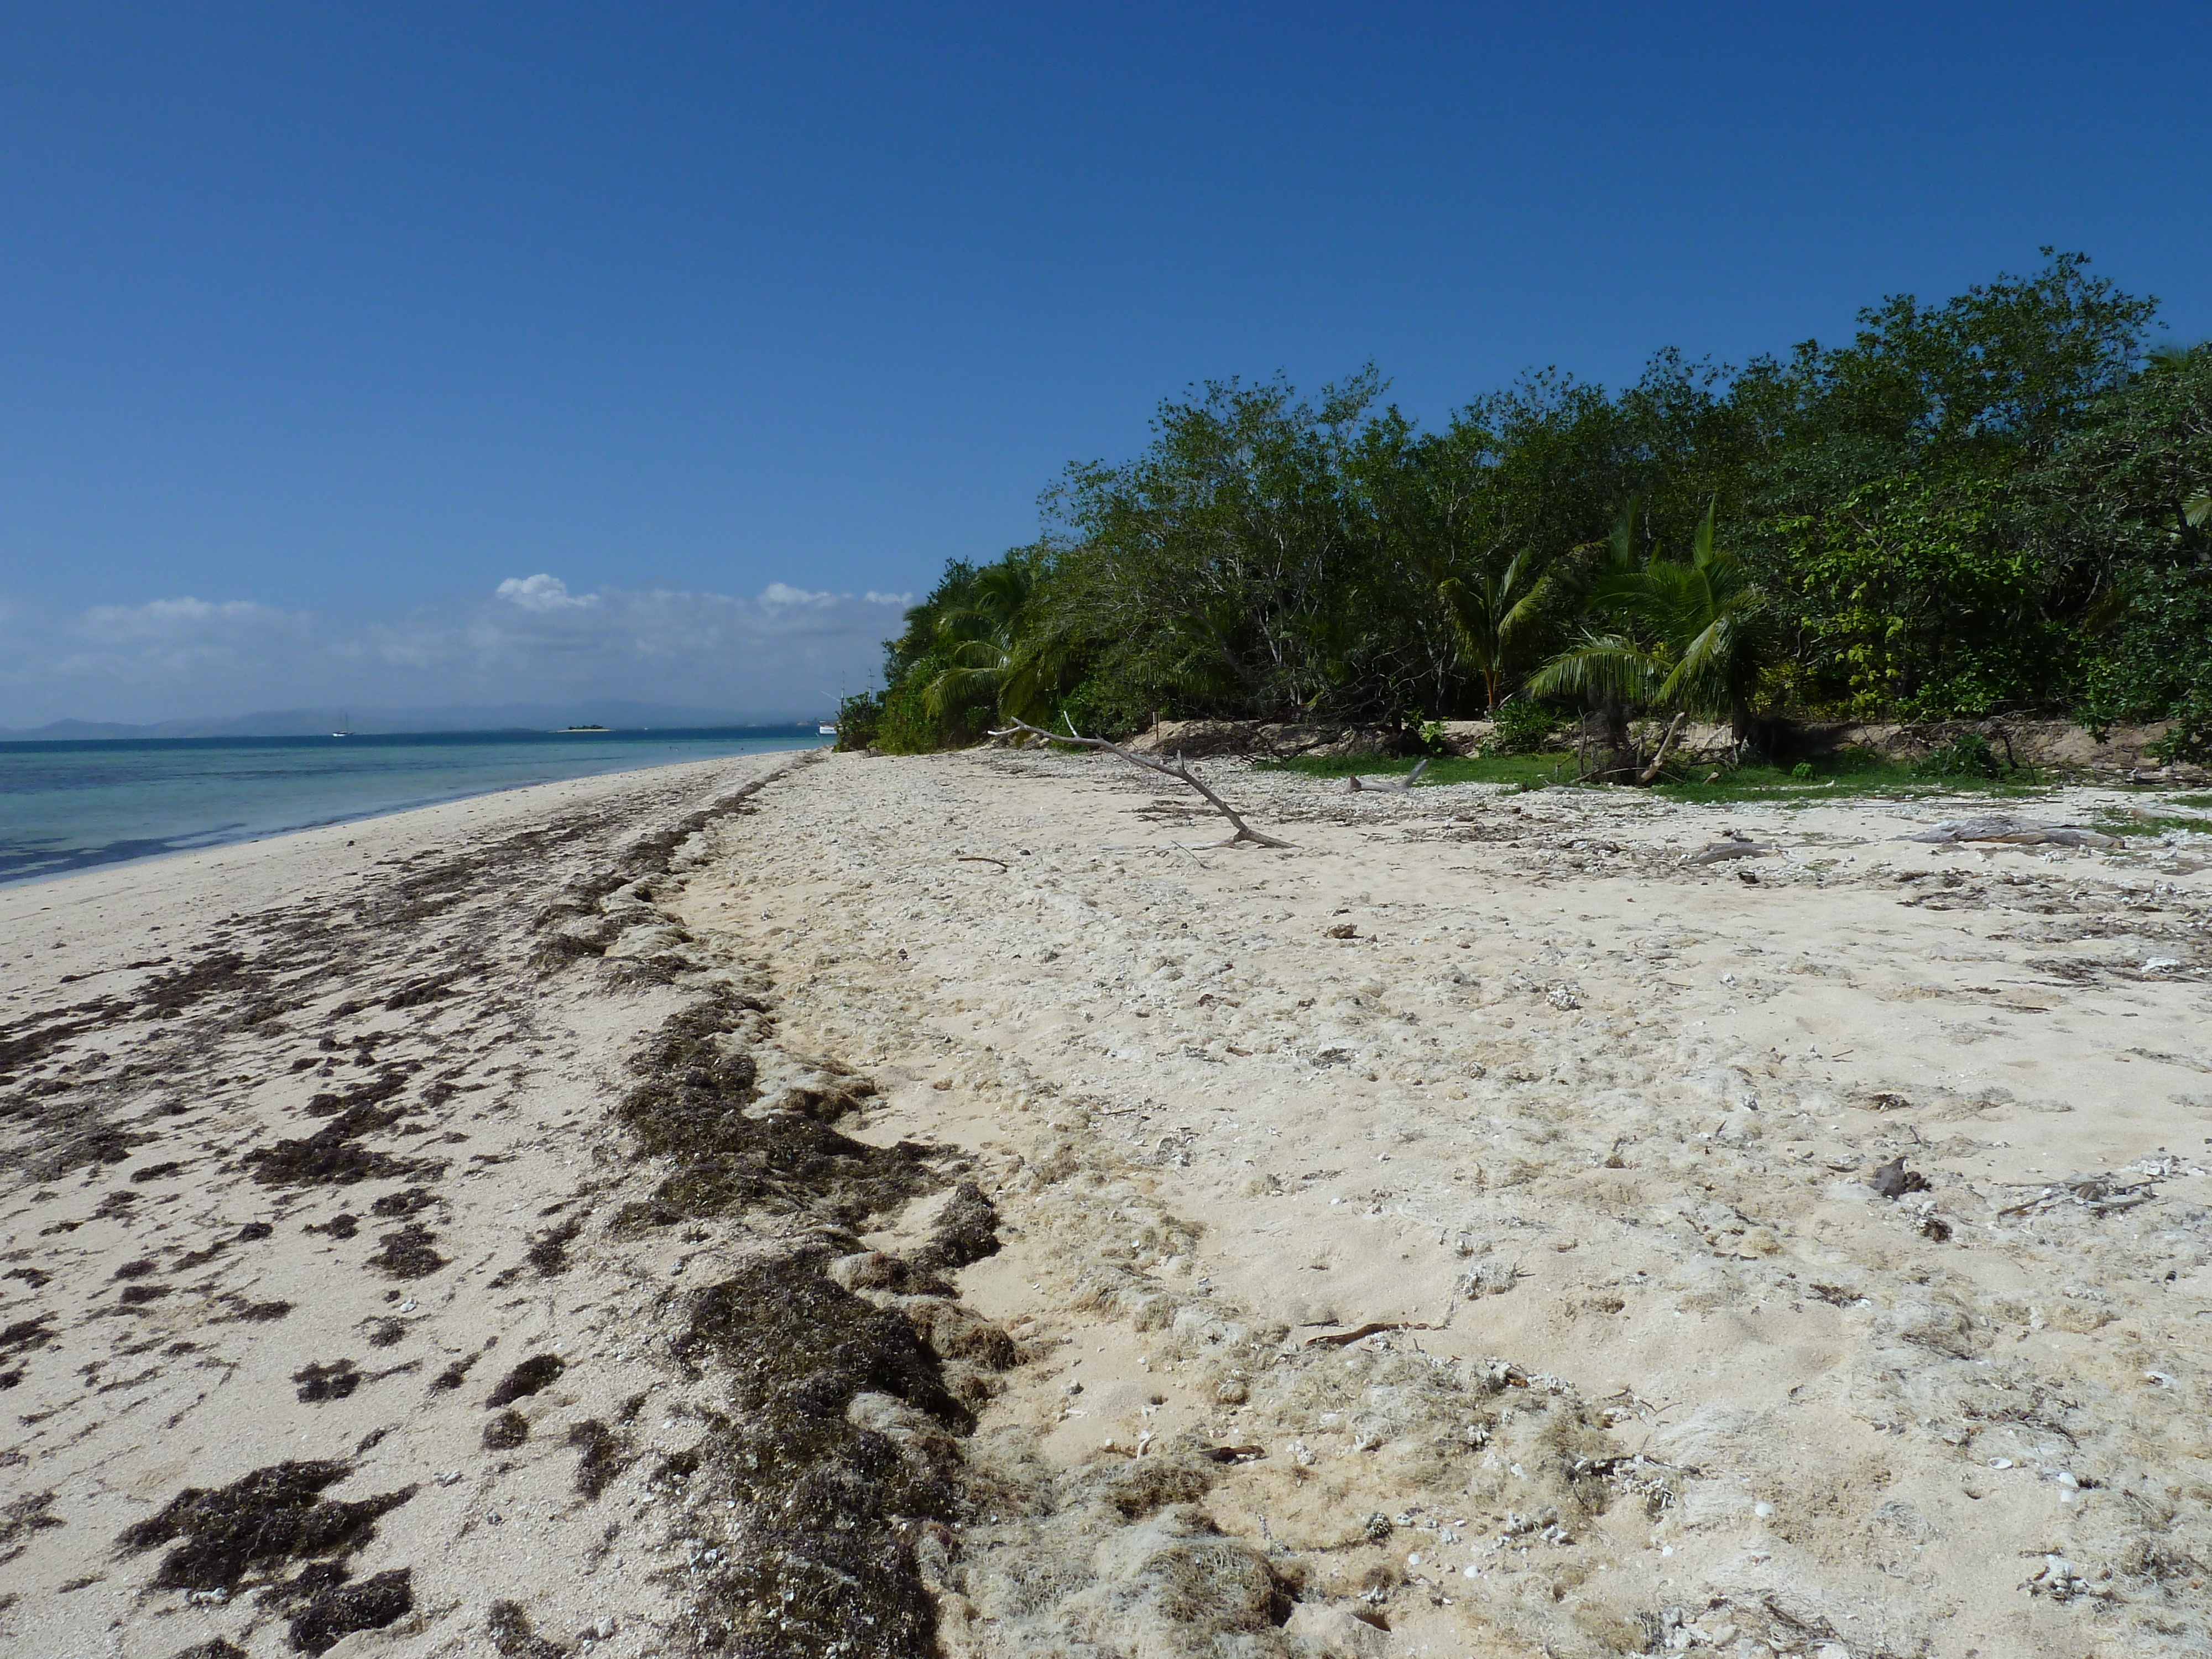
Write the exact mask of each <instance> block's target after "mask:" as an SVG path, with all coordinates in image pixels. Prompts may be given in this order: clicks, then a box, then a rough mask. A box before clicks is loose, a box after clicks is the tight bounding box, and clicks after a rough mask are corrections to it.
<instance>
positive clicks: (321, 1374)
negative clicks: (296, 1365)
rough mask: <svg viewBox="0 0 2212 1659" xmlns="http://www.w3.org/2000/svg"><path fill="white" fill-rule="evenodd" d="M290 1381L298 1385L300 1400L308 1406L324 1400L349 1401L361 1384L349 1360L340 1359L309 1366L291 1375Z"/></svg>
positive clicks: (359, 1376) (359, 1377)
mask: <svg viewBox="0 0 2212 1659" xmlns="http://www.w3.org/2000/svg"><path fill="white" fill-rule="evenodd" d="M292 1380H293V1381H294V1382H295V1383H298V1384H299V1385H300V1398H301V1401H303V1402H305V1403H307V1404H308V1405H314V1404H318V1403H319V1402H321V1401H325V1400H349V1399H351V1398H352V1397H353V1392H354V1390H355V1389H358V1388H359V1387H360V1386H361V1384H362V1374H361V1372H359V1371H358V1370H355V1369H354V1363H353V1361H352V1360H350V1359H340V1360H337V1361H334V1362H333V1363H332V1364H328V1365H325V1364H319V1363H317V1364H308V1365H307V1366H306V1367H304V1368H303V1369H301V1370H296V1371H294V1372H293V1373H292Z"/></svg>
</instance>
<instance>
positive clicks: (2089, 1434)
mask: <svg viewBox="0 0 2212 1659" xmlns="http://www.w3.org/2000/svg"><path fill="white" fill-rule="evenodd" d="M1207 772H1208V775H1209V776H1210V777H1212V778H1213V779H1214V780H1215V781H1217V782H1218V786H1219V787H1222V788H1223V789H1224V790H1225V792H1226V793H1229V794H1230V795H1231V798H1232V799H1234V800H1236V802H1237V804H1238V805H1239V806H1240V807H1241V808H1243V809H1245V810H1247V811H1249V815H1250V817H1252V819H1253V821H1254V822H1255V824H1257V825H1258V826H1260V827H1261V828H1264V829H1267V830H1268V831H1269V832H1270V833H1271V834H1273V835H1276V836H1280V837H1281V838H1282V839H1284V840H1285V841H1288V842H1291V843H1292V845H1291V847H1290V848H1288V849H1286V850H1282V851H1273V850H1266V849H1261V848H1250V847H1238V848H1214V849H1211V850H1204V849H1202V843H1204V842H1207V841H1209V840H1211V839H1212V838H1213V833H1214V832H1213V829H1212V824H1213V823H1216V822H1218V821H1216V820H1209V819H1206V818H1204V817H1192V816H1191V815H1190V814H1189V811H1188V808H1189V807H1190V806H1191V805H1193V804H1194V798H1193V797H1190V796H1188V794H1184V795H1181V796H1178V795H1176V793H1174V792H1173V790H1172V787H1171V786H1169V785H1166V784H1164V783H1162V782H1159V781H1153V780H1148V779H1146V778H1144V777H1141V776H1139V775H1136V774H1135V773H1134V772H1133V771H1132V770H1131V769H1128V768H1127V767H1126V766H1122V765H1121V763H1117V762H1115V761H1114V760H1112V759H1111V758H1110V757H1056V756H1042V755H1029V754H1013V753H1006V752H1003V751H993V752H981V751H979V752H975V753H969V754H963V755H949V756H937V757H921V758H913V759H897V758H884V757H858V756H831V757H822V756H803V757H802V756H761V757H747V758H745V759H744V760H739V761H729V762H722V763H701V764H698V765H695V766H689V767H681V768H670V769H663V770H660V771H656V772H649V773H636V774H629V775H621V776H616V777H608V778H599V779H592V780H587V781H581V782H578V783H574V784H567V785H560V786H553V787H547V788H544V789H538V790H529V791H520V792H516V793H512V794H507V795H500V796H494V797H487V798H483V799H477V800H472V801H468V802H463V803H459V804H456V805H451V806H445V807H438V808H434V809H428V810H426V811H421V812H415V813H408V814H402V815H398V816H396V817H390V818H385V819H380V820H376V821H374V822H373V823H364V824H359V825H355V826H350V827H343V828H339V829H328V830H317V831H314V832H312V833H310V834H307V835H302V836H293V837H288V838H285V839H283V840H281V841H276V842H265V843H260V844H258V845H255V846H252V847H245V848H224V849H222V850H221V851H218V852H215V853H210V854H196V855H191V856H189V857H184V858H176V859H170V860H163V861H161V862H159V863H155V864H149V865H143V866H131V867H127V868H123V869H118V870H113V871H107V872H97V873H94V874H88V875H82V876H77V877H73V878H68V879H65V880H62V881H56V882H50V883H45V884H38V885H33V886H26V887H21V888H16V889H11V890H4V891H0V939H4V940H5V941H6V946H5V948H4V950H0V957H4V958H5V960H4V965H0V1074H4V1079H5V1080H4V1082H0V1103H4V1105H0V1109H3V1110H4V1112H5V1116H4V1117H3V1118H0V1130H3V1131H4V1133H5V1135H6V1137H7V1139H6V1146H7V1167H8V1169H9V1172H10V1173H9V1177H8V1181H7V1183H6V1192H5V1197H4V1201H0V1255H5V1257H6V1261H5V1262H4V1265H0V1272H4V1273H5V1274H6V1276H5V1277H4V1278H0V1374H4V1380H5V1382H6V1388H5V1390H4V1392H0V1412H4V1418H0V1638H4V1641H5V1643H6V1644H7V1645H8V1648H9V1650H10V1651H21V1652H24V1653H27V1654H40V1655H44V1654H56V1655H76V1654H84V1655H92V1654H94V1653H98V1654H103V1655H105V1654H116V1655H121V1656H125V1659H140V1656H145V1659H170V1656H173V1655H181V1654H186V1653H190V1654H195V1655H200V1656H204V1659H219V1656H231V1655H236V1654H250V1655H253V1656H257V1659H259V1656H275V1655H277V1654H282V1653H290V1652H296V1651H303V1650H304V1651H320V1652H327V1653H330V1654H334V1655H346V1656H352V1655H361V1654H377V1655H391V1656H394V1659H398V1656H416V1655H424V1656H428V1655H447V1654H451V1655H460V1654H465V1653H481V1652H489V1651H497V1652H501V1653H509V1654H513V1653H521V1654H532V1655H545V1654H552V1653H567V1654H583V1653H586V1652H588V1653H592V1654H605V1655H622V1656H632V1655H636V1656H643V1655H657V1654H664V1653H671V1652H686V1651H694V1650H696V1651H720V1652H725V1653H732V1654H774V1653H830V1652H842V1653H848V1654H884V1655H890V1654H899V1653H927V1652H928V1651H930V1650H932V1646H933V1645H934V1647H935V1648H936V1650H939V1651H942V1652H944V1653H946V1654H948V1655H956V1656H964V1655H994V1656H996V1655H1025V1654H1071V1655H1128V1656H1132V1659H1135V1656H1155V1655H1160V1656H1164V1655H1181V1654H1236V1655H1254V1656H1258V1655H1270V1654H1308V1655H1317V1654H1360V1655H1368V1654H1389V1655H1400V1654H1403V1655H1413V1654H1428V1655H1437V1656H1459V1655H1534V1654H1539V1653H1548V1654H1554V1655H1563V1656H1564V1655H1601V1654H1616V1653H1634V1652H1647V1651H1667V1650H1692V1651H1707V1650H1710V1651H1714V1652H1720V1653H1729V1654H1736V1655H1768V1654H1784V1653H1790V1654H1798V1655H1801V1656H1808V1659H1809V1656H1814V1655H1819V1656H1820V1659H1838V1656H1849V1659H1864V1656H1875V1655H1891V1656H1907V1655H1911V1656H1919V1655H1942V1656H1954V1655H1956V1656H1966V1655H1973V1654H1979V1655H1982V1656H1988V1659H1997V1656H2004V1655H2024V1654H2038V1655H2054V1656H2075V1655H2080V1656H2091V1655H2100V1656H2101V1655H2112V1656H2118V1655H2122V1654H2126V1655H2139V1654H2158V1655H2164V1654H2174V1655H2181V1654H2200V1653H2204V1652H2206V1651H2208V1650H2212V1638H2208V1637H2207V1635H2206V1632H2207V1631H2208V1630H2212V1592H2208V1589H2207V1583H2206V1580H2207V1576H2208V1570H2209V1569H2212V1518H2208V1509H2207V1500H2208V1498H2212V1462H2208V1459H2212V1431H2208V1429H2207V1423H2208V1421H2212V1416H2208V1413H2212V1371H2208V1366H2207V1363H2206V1362H2207V1356H2208V1350H2212V1175H2208V1173H2207V1171H2208V1170H2212V1162H2208V1160H2212V1043H2208V1040H2207V1037H2206V1032H2207V1030H2208V1029H2212V1026H2208V1022H2207V1018H2206V1015H2207V1012H2208V1009H2207V979H2208V975H2212V937H2208V934H2207V933H2206V921H2207V917H2208V915H2212V841H2208V839H2207V838H2206V837H2205V836H2187V835H2183V836H2169V837H2166V839H2165V840H2163V841H2161V840H2159V839H2156V838H2132V837H2131V838H2128V839H2127V840H2125V841H2124V842H2120V843H2118V844H2116V845H2113V846H2111V847H2096V848H2069V847H2063V846H2051V845H2036V846H2027V847H2015V846H2009V845H2002V844H1988V843H1984V844H1978V845H1956V844H1944V843H1931V842H1921V841H1913V840H1910V839H1906V838H1907V837H1909V836H1912V835H1914V834H1915V833H1917V832H1920V831H1923V830H1924V829H1926V828H1927V827H1928V826H1929V824H1931V823H1935V822H1936V821H1937V820H1939V819H1943V818H1946V817H1956V816H1958V815H1960V813H1961V812H1964V811H1980V810H1985V805H1980V804H1976V803H1972V802H1960V801H1956V800H1953V801H1943V800H1937V799H1923V800H1913V801H1910V802H1903V801H1882V800H1872V799H1868V800H1841V801H1835V800H1827V799H1821V798H1820V797H1819V796H1817V795H1811V794H1808V796H1806V797H1804V798H1803V799H1802V802H1797V803H1791V804H1787V805H1774V806H1760V807H1757V808H1745V807H1734V808H1720V807H1693V806H1685V805H1673V804H1668V803H1666V802H1662V801H1660V800H1656V799H1651V798H1649V797H1645V796H1641V795H1638V794H1635V793H1631V792H1626V791H1606V792H1581V791H1571V790H1545V791H1541V792H1536V793H1522V794H1510V795H1509V794H1505V793H1501V792H1498V791H1497V790H1495V789H1492V788H1489V787H1482V786H1456V787H1439V788H1433V789H1422V790H1418V791H1415V792H1413V793H1358V794H1346V793H1343V786H1342V785H1341V784H1340V783H1337V784H1330V783H1328V782H1325V781H1320V780H1316V779H1312V778H1308V777H1304V776H1301V775H1293V774H1286V773H1279V772H1266V771H1258V770H1253V769H1249V768H1247V767H1245V766H1243V764H1242V763H1235V762H1226V761H1225V762H1214V763H1208V764H1207ZM2146 804H2147V803H2146V799H2145V798H2144V797H2143V796H2142V795H2140V794H2136V795H2122V794H2119V793H2112V792H2104V793H2100V792H2096V791H2091V790H2068V791H2063V792H2060V793H2057V795H2055V796H2052V797H2050V798H2045V799H2038V800H2035V801H2033V802H2030V803H2027V804H2024V805H2020V806H2019V808H2018V810H2021V811H2024V812H2029V813H2032V814H2033V816H2034V817H2038V818H2041V819H2045V820H2048V821H2053V822H2058V821H2063V822H2067V823H2088V822H2090V821H2091V820H2092V818H2093V816H2094V815H2095V814H2096V813H2097V812H2098V811H2100V810H2106V809H2112V810H2126V809H2127V808H2129V807H2130V806H2142V805H2146ZM1729 832H1735V833H1737V834H1740V835H1741V836H1743V837H1745V838H1746V839H1747V841H1748V842H1751V843H1753V844H1756V845H1759V846H1761V847H1767V848H1772V849H1773V850H1771V852H1767V853H1765V854H1761V855H1759V856H1755V857H1744V858H1734V859H1728V860H1722V861H1717V862H1713V863H1709V864H1705V865H1694V864H1689V863H1686V862H1685V859H1686V855H1688V854H1694V853H1696V852H1697V851H1698V850H1699V849H1701V848H1706V847H1708V846H1709V845H1711V844H1713V843H1715V842H1718V841H1720V840H1722V839H1723V838H1724V836H1726V835H1727V834H1728V833H1729ZM1885 1168H1886V1169H1887V1174H1886V1175H1879V1176H1878V1173H1877V1172H1879V1171H1883V1170H1885ZM1878 1188H1879V1189H1878Z"/></svg>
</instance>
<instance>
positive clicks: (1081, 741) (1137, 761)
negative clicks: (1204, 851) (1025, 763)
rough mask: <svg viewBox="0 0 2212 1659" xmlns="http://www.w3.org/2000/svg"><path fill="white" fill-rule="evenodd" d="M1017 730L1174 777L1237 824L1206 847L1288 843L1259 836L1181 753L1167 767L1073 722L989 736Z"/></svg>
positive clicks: (1021, 723) (1019, 724)
mask: <svg viewBox="0 0 2212 1659" xmlns="http://www.w3.org/2000/svg"><path fill="white" fill-rule="evenodd" d="M1015 732H1028V733H1029V734H1030V736H1031V737H1033V738H1043V739H1044V740H1045V741H1046V742H1047V743H1072V744H1075V745H1076V746H1077V747H1078V748H1081V749H1103V750H1105V751H1106V752H1107V753H1108V754H1109V755H1119V756H1120V757H1121V758H1122V759H1123V760H1125V761H1127V762H1128V763H1129V764H1130V765H1132V766H1133V767H1135V768H1136V769H1138V770H1139V771H1141V772H1155V773H1158V775H1161V776H1162V777H1169V778H1173V779H1174V780H1175V781H1176V782H1178V783H1184V784H1188V785H1189V786H1190V787H1192V788H1193V789H1195V790H1197V791H1198V793H1200V794H1201V795H1203V796H1205V797H1206V800H1207V801H1208V803H1210V804H1211V805H1212V807H1213V810H1214V811H1217V812H1218V813H1220V814H1221V816H1222V817H1225V818H1227V819H1228V820H1229V822H1230V823H1232V824H1234V825H1236V826H1237V833H1236V834H1235V835H1233V836H1230V837H1229V838H1228V839H1227V840H1226V841H1217V842H1207V843H1206V844H1207V845H1208V846H1211V847H1234V846H1236V845H1237V843H1238V842H1250V843H1251V844H1252V845H1253V846H1255V847H1284V848H1286V847H1288V846H1289V845H1290V844H1291V843H1290V842H1286V841H1277V840H1276V839H1275V838H1274V837H1273V836H1267V835H1262V834H1261V832H1260V831H1259V830H1257V829H1254V828H1253V827H1252V826H1251V825H1250V824H1249V823H1245V822H1244V820H1243V817H1242V816H1241V815H1240V814H1239V813H1238V812H1237V809H1236V808H1235V807H1233V806H1231V805H1230V804H1229V803H1228V802H1227V801H1225V800H1224V799H1221V797H1220V796H1218V795H1217V794H1215V793H1213V791H1212V790H1211V789H1209V788H1207V787H1206V784H1205V783H1204V782H1203V781H1201V780H1200V778H1199V776H1198V775H1197V774H1196V773H1194V772H1193V771H1192V770H1191V769H1190V767H1189V766H1188V764H1187V763H1185V762H1184V760H1183V757H1182V756H1181V755H1177V756H1176V758H1175V764H1174V765H1172V766H1170V765H1169V764H1168V763H1166V762H1165V761H1164V760H1156V759H1154V758H1153V757H1151V756H1149V755H1139V754H1134V753H1133V752H1131V751H1130V750H1127V749H1124V748H1122V747H1121V744H1116V743H1109V742H1107V741H1106V739H1105V738H1085V737H1079V736H1078V735H1076V732H1075V729H1074V727H1073V725H1071V726H1069V728H1068V730H1067V732H1066V733H1065V734H1062V733H1060V732H1048V731H1046V730H1045V729H1044V728H1043V727H1042V726H1031V725H1030V723H1029V722H1028V721H1027V720H1016V721H1015V722H1014V723H1013V724H1012V726H1006V727H1005V728H1004V729H1003V730H1000V731H995V732H992V733H991V735H992V736H993V737H994V738H1010V737H1012V735H1013V734H1014V733H1015Z"/></svg>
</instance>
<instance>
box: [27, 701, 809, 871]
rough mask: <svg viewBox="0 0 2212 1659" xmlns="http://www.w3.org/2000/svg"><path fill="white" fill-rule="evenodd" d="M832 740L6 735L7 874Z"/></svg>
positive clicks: (792, 731)
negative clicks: (44, 739)
mask: <svg viewBox="0 0 2212 1659" xmlns="http://www.w3.org/2000/svg"><path fill="white" fill-rule="evenodd" d="M827 741H828V739H827V738H823V737H822V736H820V735H819V734H818V733H817V732H816V730H815V728H814V727H813V726H776V727H758V726H752V727H743V728H737V729H728V730H721V731H700V732H591V733H586V734H582V735H576V734H572V733H568V732H431V733H427V734H419V735H412V736H410V735H405V734H394V735H378V736H374V737H351V738H124V739H114V740H96V741H84V742H64V743H0V882H10V881H29V880H35V879H37V878H40V877H42V876H58V875H65V874H67V873H68V872H70V871H73V870H86V869H90V868H93V867H94V866H98V865H104V864H114V863H118V862H120V861H121V860H125V859H140V858H154V857H158V856H159V855H161V854H164V853H176V852H183V851H186V850H188V849H190V848H198V847H214V846H219V845H222V844H223V843H225V842H240V841H252V840H255V839H257V838H258V837H260V836H275V835H282V834H283V833H284V832H285V831H287V830H291V829H310V828H313V826H314V825H316V824H319V823H343V822H345V821H347V820H348V819H352V818H366V817H377V816H379V815H380V814H382V813H386V812H398V811H405V810H406V809H408V808H409V807H412V806H428V805H435V803H437V802H439V801H447V800H459V799H461V798H463V797H464V796H467V795H483V794H489V793H492V792H494V791H495V790H501V789H520V788H522V787H526V786H527V785H530V784H533V783H555V782H558V781H561V780H562V779H564V778H582V777H591V776H593V775H598V774H599V773H604V772H627V771H632V770H635V769H637V768H639V767H643V766H668V765H672V764H674V763H678V762H679V761H697V760H714V759H718V758H720V757H723V756H726V755H750V754H759V753H762V752H764V751H767V750H783V749H812V748H815V747H817V745H819V744H823V743H825V742H827Z"/></svg>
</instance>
